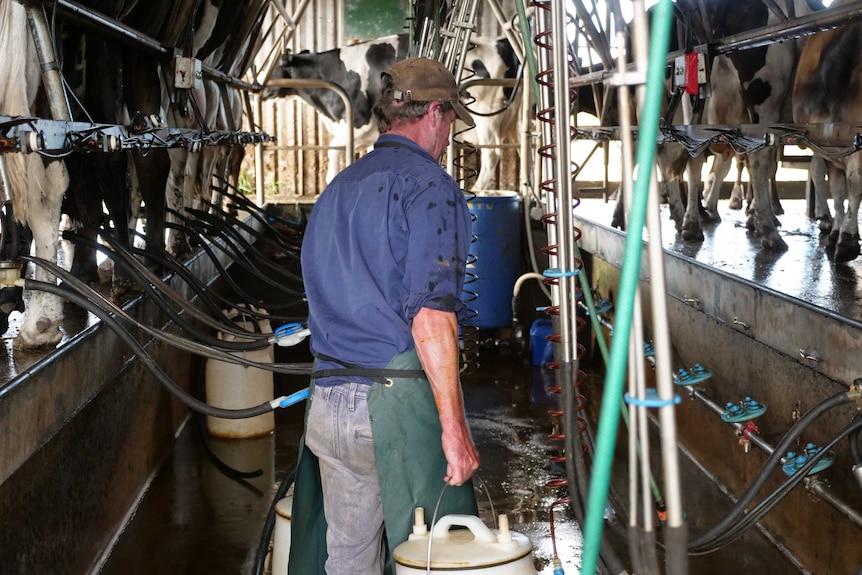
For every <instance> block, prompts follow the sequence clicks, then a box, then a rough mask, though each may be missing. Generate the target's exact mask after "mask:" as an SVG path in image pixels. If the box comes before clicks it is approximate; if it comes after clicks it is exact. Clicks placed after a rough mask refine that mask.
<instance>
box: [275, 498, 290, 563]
mask: <svg viewBox="0 0 862 575" xmlns="http://www.w3.org/2000/svg"><path fill="white" fill-rule="evenodd" d="M292 491H293V488H291V489H290V490H288V495H287V496H286V497H284V498H283V499H279V500H278V502H277V503H276V504H275V527H274V529H273V533H272V570H271V573H272V574H273V575H276V574H278V575H286V574H287V558H288V557H289V556H290V514H291V513H292V509H293V494H292Z"/></svg>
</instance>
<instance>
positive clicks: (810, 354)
mask: <svg viewBox="0 0 862 575" xmlns="http://www.w3.org/2000/svg"><path fill="white" fill-rule="evenodd" d="M799 357H801V358H802V359H804V360H806V361H813V362H814V363H818V364H819V363H820V362H821V361H823V358H822V357H820V354H819V353H817V352H816V351H815V350H813V349H812V350H811V351H805V350H804V349H800V350H799Z"/></svg>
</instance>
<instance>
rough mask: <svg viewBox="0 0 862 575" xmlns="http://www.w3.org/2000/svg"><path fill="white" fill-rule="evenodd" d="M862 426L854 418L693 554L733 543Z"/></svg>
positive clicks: (693, 550)
mask: <svg viewBox="0 0 862 575" xmlns="http://www.w3.org/2000/svg"><path fill="white" fill-rule="evenodd" d="M860 428H862V419H859V420H857V419H855V418H854V419H853V421H852V422H851V423H850V425H848V426H847V427H845V428H844V429H843V430H842V431H841V432H840V433H839V434H838V435H836V436H835V437H834V438H832V440H831V441H830V442H829V443H827V444H826V445H824V446H823V447H822V448H821V450H820V451H819V452H817V453H816V454H815V455H814V456H812V457H811V458H810V459H809V460H808V461H806V462H805V465H803V466H802V467H800V468H799V469H798V470H797V471H796V472H795V473H794V474H793V475H791V476H790V477H789V478H788V479H787V480H786V481H785V482H784V483H782V484H781V485H779V486H778V487H777V488H776V489H775V490H774V491H773V492H772V493H770V494H769V495H768V496H767V497H765V498H764V499H763V501H761V502H760V503H758V504H757V505H756V506H755V507H754V508H752V509H751V511H749V512H748V513H746V514H745V516H744V517H743V518H742V519H741V520H740V521H739V522H738V523H737V524H735V525H733V526H732V527H731V528H730V529H728V530H727V532H726V533H724V534H722V535H721V536H719V537H717V538H716V539H715V540H713V541H711V542H709V544H705V545H702V546H701V547H699V548H697V549H692V550H691V551H690V553H691V554H692V555H707V554H709V553H712V552H714V551H717V550H718V549H720V548H721V547H724V546H725V545H727V544H728V543H731V542H732V541H734V540H735V539H737V538H738V537H740V536H741V535H743V534H744V533H745V532H746V531H748V530H749V529H750V528H751V527H752V526H754V525H755V524H756V523H757V522H758V521H760V520H761V519H763V517H764V516H765V515H766V514H767V513H769V512H770V511H772V509H773V508H774V507H775V506H776V505H778V503H779V502H780V501H781V500H782V499H784V497H785V496H787V494H788V493H790V492H791V491H792V490H793V488H794V487H796V486H797V485H798V484H799V483H801V482H802V481H803V480H804V479H805V478H806V477H807V476H808V472H809V471H811V469H813V468H814V466H815V465H817V462H818V461H820V460H821V459H822V458H823V457H824V456H825V455H826V454H827V453H828V450H829V449H831V448H832V447H834V446H835V445H836V444H837V443H838V442H839V441H841V440H842V439H844V437H846V436H848V435H850V434H851V433H853V432H854V431H856V432H858V431H859V429H860Z"/></svg>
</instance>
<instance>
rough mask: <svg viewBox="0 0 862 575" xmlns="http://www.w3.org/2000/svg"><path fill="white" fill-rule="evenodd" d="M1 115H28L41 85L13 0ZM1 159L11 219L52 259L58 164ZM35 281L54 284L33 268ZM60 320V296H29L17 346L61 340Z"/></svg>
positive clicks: (6, 3)
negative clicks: (26, 229) (23, 225)
mask: <svg viewBox="0 0 862 575" xmlns="http://www.w3.org/2000/svg"><path fill="white" fill-rule="evenodd" d="M0 50H2V52H3V54H4V57H3V58H0V114H2V115H6V116H18V115H20V116H27V117H32V116H33V114H34V112H35V107H34V106H35V100H36V94H37V91H38V89H39V86H40V85H41V77H40V68H39V61H38V58H37V55H36V50H35V46H34V45H33V40H32V36H31V34H30V29H29V27H28V25H27V16H26V14H25V12H24V7H23V6H22V5H21V4H19V3H18V2H15V1H14V0H0ZM0 161H5V163H6V167H7V171H8V175H9V184H10V186H11V194H9V195H11V196H12V205H13V209H14V213H15V217H16V219H17V220H18V221H20V222H22V223H27V224H28V225H29V227H30V229H31V231H32V233H33V240H34V243H35V253H36V256H38V257H40V258H44V259H47V260H51V261H54V260H56V257H57V246H58V243H59V230H58V224H59V222H60V204H61V202H62V199H63V194H64V193H65V191H66V188H67V186H68V184H69V175H68V173H67V171H66V166H65V164H64V163H63V162H62V161H59V160H50V161H46V160H43V158H42V157H41V156H39V155H37V154H26V155H25V154H18V153H12V154H6V155H5V156H4V157H3V158H2V159H0ZM34 278H35V279H36V280H39V281H46V282H55V281H56V278H54V276H53V275H51V274H49V273H48V272H46V271H44V270H42V269H39V268H37V269H36V270H35V271H34ZM62 317H63V304H62V301H61V300H60V298H58V297H57V296H55V295H52V294H49V293H47V292H42V291H37V292H34V293H32V294H31V295H30V298H29V301H28V304H27V311H26V314H25V318H24V321H23V323H22V325H21V327H20V329H19V332H18V336H17V337H16V339H15V345H16V346H18V347H23V348H35V347H40V346H45V345H53V344H56V343H57V342H59V341H60V339H61V337H62V333H61V332H60V329H59V324H60V320H61V319H62Z"/></svg>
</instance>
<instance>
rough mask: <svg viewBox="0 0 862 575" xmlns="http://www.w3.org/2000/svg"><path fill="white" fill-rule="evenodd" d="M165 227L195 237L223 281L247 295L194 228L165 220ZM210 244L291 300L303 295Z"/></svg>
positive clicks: (241, 258) (240, 258)
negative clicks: (220, 274)
mask: <svg viewBox="0 0 862 575" xmlns="http://www.w3.org/2000/svg"><path fill="white" fill-rule="evenodd" d="M165 227H167V228H170V229H175V230H179V231H182V232H183V233H184V234H186V235H188V236H192V237H194V238H195V239H197V241H198V243H199V245H200V247H201V249H202V250H204V252H206V254H207V256H209V258H210V260H211V261H212V262H213V265H214V266H215V267H216V269H218V270H219V271H220V272H222V275H223V277H224V279H225V281H226V282H228V284H229V285H230V287H231V288H232V289H233V290H234V291H235V292H237V293H239V294H242V297H244V298H245V297H246V296H247V294H246V292H245V290H243V289H242V288H240V287H239V286H237V285H236V282H234V281H233V280H232V279H231V277H230V276H229V275H228V274H227V272H226V271H225V269H224V266H222V265H221V262H219V261H218V258H217V257H216V255H215V254H214V253H213V251H212V248H211V247H210V244H209V243H208V242H207V241H205V240H204V239H203V237H202V236H201V235H200V234H199V233H198V232H197V231H196V230H194V229H193V228H192V227H191V226H185V225H181V224H174V223H172V222H165ZM211 245H213V246H218V248H219V249H221V250H222V252H224V253H226V254H228V255H229V256H230V257H231V258H232V259H233V260H234V262H235V263H236V264H237V265H239V266H240V267H241V268H243V269H244V270H246V271H248V272H249V273H251V274H254V275H256V276H257V277H259V278H260V279H261V281H263V282H264V283H266V284H267V285H269V286H270V287H273V288H275V289H277V290H278V291H280V292H282V293H284V294H286V295H287V296H289V298H290V300H291V301H292V300H293V299H294V298H297V297H300V298H301V297H304V294H302V293H300V292H298V291H296V290H293V289H291V288H288V287H285V286H284V285H283V284H279V283H277V282H274V281H272V280H270V279H269V278H267V277H265V276H262V275H261V274H260V272H259V270H257V269H256V268H255V267H254V266H252V265H251V264H250V263H249V262H248V261H245V259H244V257H243V256H242V255H241V254H237V253H235V252H232V251H228V250H227V249H226V248H225V247H224V246H222V245H221V244H218V243H213V244H211ZM247 299H254V298H252V297H251V296H248V298H247ZM289 305H293V304H292V303H291V304H289ZM284 307H287V305H285V306H284Z"/></svg>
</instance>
